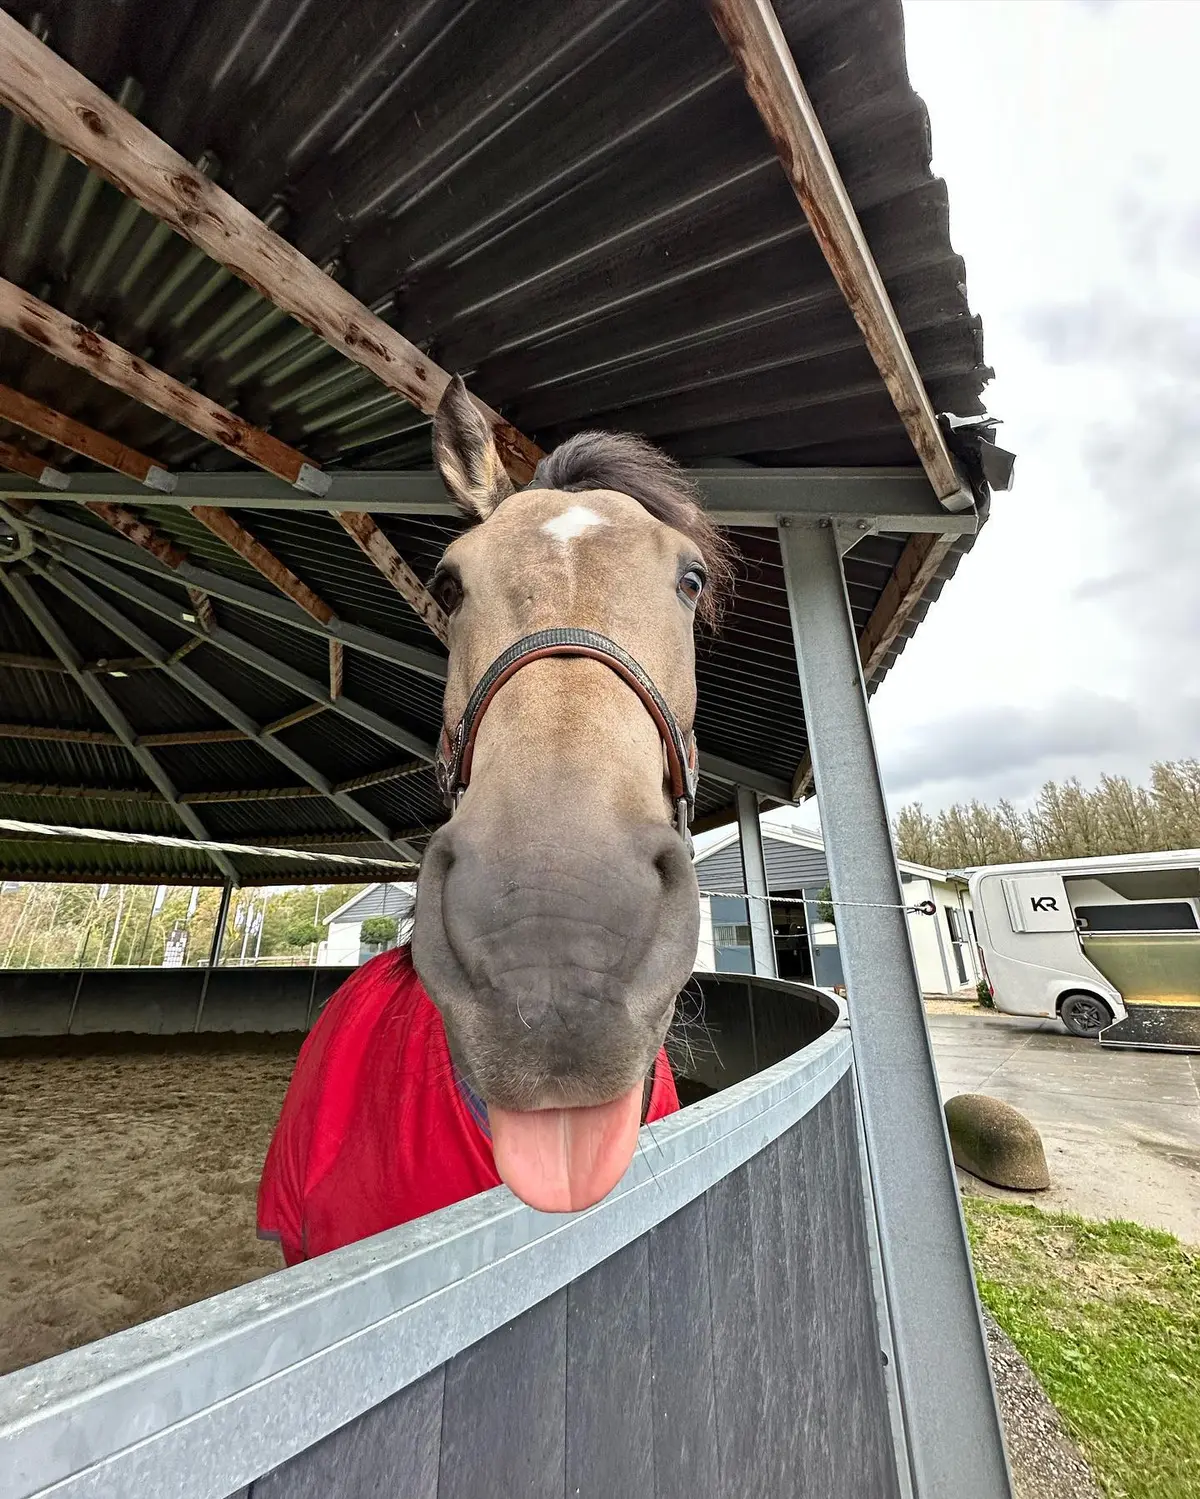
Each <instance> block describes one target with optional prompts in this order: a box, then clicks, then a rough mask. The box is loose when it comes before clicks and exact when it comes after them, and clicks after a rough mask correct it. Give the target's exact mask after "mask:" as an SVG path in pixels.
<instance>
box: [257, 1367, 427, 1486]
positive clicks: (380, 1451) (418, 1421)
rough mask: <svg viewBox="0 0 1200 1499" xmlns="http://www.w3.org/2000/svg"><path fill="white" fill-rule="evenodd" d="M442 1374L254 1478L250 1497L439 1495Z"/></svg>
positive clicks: (393, 1397) (400, 1394)
mask: <svg viewBox="0 0 1200 1499" xmlns="http://www.w3.org/2000/svg"><path fill="white" fill-rule="evenodd" d="M443 1378H444V1371H443V1370H442V1369H435V1370H434V1371H433V1373H432V1374H427V1375H426V1376H425V1378H424V1379H422V1380H420V1381H418V1383H416V1384H415V1385H410V1386H409V1388H408V1389H406V1390H400V1391H399V1392H398V1393H397V1394H395V1395H392V1396H391V1397H390V1398H389V1399H387V1400H385V1401H383V1402H382V1404H380V1405H377V1406H375V1408H374V1409H373V1410H369V1411H367V1412H366V1413H365V1414H363V1415H361V1416H359V1418H358V1419H357V1420H356V1421H351V1422H350V1424H349V1425H348V1426H343V1427H342V1429H341V1430H340V1431H335V1432H334V1433H333V1434H332V1435H331V1436H327V1437H326V1438H325V1439H324V1441H321V1442H318V1443H317V1444H316V1446H314V1447H310V1448H309V1449H308V1451H307V1452H302V1453H300V1455H299V1456H298V1457H294V1458H292V1460H291V1461H290V1462H287V1463H284V1465H283V1466H282V1467H281V1468H276V1469H275V1471H274V1472H273V1473H268V1474H267V1475H266V1476H265V1477H263V1478H259V1479H257V1480H256V1481H255V1482H254V1483H253V1484H252V1485H251V1488H250V1490H249V1491H248V1499H375V1496H376V1495H378V1496H379V1499H385V1496H386V1499H437V1493H438V1443H439V1438H440V1432H441V1423H442V1385H443Z"/></svg>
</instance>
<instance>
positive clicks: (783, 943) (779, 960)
mask: <svg viewBox="0 0 1200 1499" xmlns="http://www.w3.org/2000/svg"><path fill="white" fill-rule="evenodd" d="M771 927H772V930H773V931H774V933H775V961H776V965H777V967H778V969H779V977H780V978H781V979H791V981H792V982H793V983H796V984H811V983H812V982H813V966H812V952H811V948H810V947H809V942H808V922H807V920H806V919H805V912H804V896H803V895H802V894H797V895H796V896H795V898H794V899H783V900H781V899H779V898H778V897H776V898H775V900H773V901H772V903H771Z"/></svg>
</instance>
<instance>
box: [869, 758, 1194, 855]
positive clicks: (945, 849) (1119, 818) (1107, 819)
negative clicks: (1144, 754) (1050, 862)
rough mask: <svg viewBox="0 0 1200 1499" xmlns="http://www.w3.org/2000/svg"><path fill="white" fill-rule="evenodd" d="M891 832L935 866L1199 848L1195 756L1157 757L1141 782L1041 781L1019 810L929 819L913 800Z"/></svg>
mask: <svg viewBox="0 0 1200 1499" xmlns="http://www.w3.org/2000/svg"><path fill="white" fill-rule="evenodd" d="M895 833H896V852H897V853H898V854H899V856H900V858H902V859H910V860H911V861H912V862H913V863H914V864H929V865H932V866H933V867H934V868H936V869H962V868H964V867H967V866H970V865H975V864H1014V863H1020V862H1022V861H1023V860H1026V859H1083V858H1087V857H1089V856H1094V855H1105V854H1146V853H1153V852H1155V851H1157V850H1160V849H1174V848H1200V760H1198V759H1185V760H1163V761H1159V762H1157V763H1156V764H1155V765H1154V766H1152V767H1151V773H1150V784H1149V785H1148V786H1138V785H1135V784H1134V783H1133V782H1132V781H1131V780H1130V779H1129V777H1128V776H1107V775H1106V776H1101V777H1100V781H1099V784H1098V785H1096V786H1093V787H1091V788H1090V789H1089V788H1088V787H1085V786H1083V785H1081V784H1080V782H1079V780H1078V779H1077V778H1075V777H1072V778H1071V779H1070V780H1067V781H1062V782H1059V781H1047V782H1046V784H1045V785H1044V786H1043V787H1042V789H1041V791H1040V792H1039V793H1038V797H1037V800H1036V801H1035V802H1034V803H1033V805H1032V806H1031V807H1030V808H1029V809H1028V810H1027V811H1024V812H1022V811H1019V810H1018V809H1017V808H1016V807H1015V806H1014V805H1013V804H1012V802H1010V801H999V802H997V803H996V804H995V805H994V806H993V805H988V804H986V803H984V802H980V801H971V802H956V803H955V804H954V806H952V807H947V808H946V810H945V811H944V812H939V813H938V814H937V816H936V817H935V816H932V815H931V814H930V813H929V812H927V811H926V810H925V808H924V807H922V805H921V804H920V802H912V803H910V804H909V805H908V806H906V807H903V808H902V809H901V811H900V815H899V817H897V819H896V823H895Z"/></svg>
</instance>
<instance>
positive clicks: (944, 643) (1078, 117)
mask: <svg viewBox="0 0 1200 1499" xmlns="http://www.w3.org/2000/svg"><path fill="white" fill-rule="evenodd" d="M904 9H905V14H906V18H907V28H908V58H909V70H910V74H911V77H912V81H913V86H914V87H915V89H916V91H917V92H918V93H919V94H920V95H921V97H922V98H923V99H924V100H925V102H926V104H927V106H928V109H929V114H930V119H931V127H932V133H933V166H934V170H935V172H937V173H938V174H939V175H940V176H942V177H944V178H945V179H946V181H947V184H948V186H949V194H950V229H951V235H952V237H953V241H954V245H955V248H956V249H957V250H958V252H959V254H961V255H962V257H963V258H964V260H965V262H966V267H967V288H968V294H969V296H970V301H971V307H972V309H973V310H974V311H975V312H977V313H979V314H980V315H981V317H982V319H983V327H984V348H985V353H986V357H987V361H988V363H989V364H990V365H991V366H992V367H993V368H994V369H995V370H996V379H995V381H994V382H993V383H992V384H991V385H990V386H989V387H988V390H987V391H986V393H985V397H984V399H985V401H986V403H987V406H988V409H989V411H991V412H992V414H993V415H996V416H998V417H1001V418H1002V419H1003V421H1004V426H1003V427H1002V428H1001V429H1000V432H999V439H1000V441H1001V442H1002V443H1003V445H1004V446H1006V447H1009V448H1011V449H1012V450H1013V451H1015V452H1016V453H1017V455H1018V458H1017V470H1016V485H1015V487H1014V489H1013V490H1012V491H1011V492H1010V493H1009V494H1007V495H1000V496H997V498H996V500H995V503H994V508H993V512H992V519H991V521H990V522H989V524H988V525H987V527H986V528H985V530H984V532H983V534H982V536H981V537H980V539H979V542H978V543H977V545H976V547H975V550H974V551H973V552H972V553H971V555H970V556H969V557H967V558H966V560H965V561H964V562H963V563H962V565H961V566H960V568H959V570H958V573H957V575H956V577H955V579H954V581H953V582H952V583H951V584H950V585H949V587H948V588H947V589H946V591H945V593H944V594H943V595H942V598H941V600H940V601H939V602H938V603H937V604H936V605H935V606H934V608H933V609H932V611H931V612H930V616H929V618H928V620H927V621H926V622H925V624H924V625H923V626H922V628H921V630H920V631H919V632H918V635H917V637H916V640H915V642H913V643H912V644H910V645H909V646H908V647H907V649H906V650H905V653H904V655H903V657H902V659H901V661H900V663H899V664H898V666H897V667H896V668H895V669H894V670H893V671H892V673H891V674H890V675H889V677H888V679H887V680H886V682H885V683H884V684H883V686H882V687H881V688H880V690H879V692H878V694H877V695H876V697H875V699H874V722H875V732H876V736H877V740H878V744H879V749H880V755H881V758H882V760H883V765H884V772H885V778H886V781H887V786H888V792H889V797H890V799H891V802H892V806H893V810H895V809H896V808H898V807H899V806H900V805H901V804H902V803H904V802H907V801H911V800H914V799H920V800H922V801H923V802H924V803H925V804H926V805H927V806H928V807H930V808H937V807H939V806H943V805H945V804H947V803H948V802H951V801H955V800H960V799H966V798H970V797H972V796H978V797H981V798H983V799H995V798H997V797H1000V796H1010V797H1012V798H1014V799H1015V800H1017V801H1018V802H1025V801H1027V800H1029V799H1030V798H1031V797H1032V796H1033V795H1035V794H1036V792H1037V790H1038V788H1039V787H1040V786H1041V784H1042V782H1043V781H1045V780H1046V779H1047V778H1049V777H1055V778H1062V777H1064V776H1068V775H1078V776H1080V777H1081V778H1082V779H1083V781H1084V782H1085V783H1088V782H1094V781H1095V780H1096V779H1097V778H1098V777H1099V775H1100V774H1101V772H1103V771H1106V770H1107V771H1126V772H1128V773H1129V774H1131V775H1133V776H1135V777H1144V776H1145V775H1146V774H1147V772H1148V769H1149V766H1150V763H1151V761H1152V760H1154V759H1157V758H1165V757H1172V756H1179V755H1189V754H1190V755H1195V754H1197V753H1200V163H1198V161H1197V146H1198V143H1200V77H1198V76H1197V59H1200V3H1193V0H1183V3H1174V0H907V3H906V4H905V7H904ZM806 820H808V819H806Z"/></svg>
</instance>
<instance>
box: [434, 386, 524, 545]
mask: <svg viewBox="0 0 1200 1499" xmlns="http://www.w3.org/2000/svg"><path fill="white" fill-rule="evenodd" d="M433 461H434V462H435V463H436V464H437V470H438V473H439V474H441V476H442V483H443V484H445V486H446V488H447V489H448V490H449V491H450V493H451V495H452V496H453V497H454V499H455V501H456V502H457V504H458V505H459V506H460V508H461V509H463V510H465V511H466V513H467V514H468V515H469V516H471V517H473V518H474V519H477V520H487V518H488V516H489V515H491V513H492V511H493V510H495V508H496V506H497V505H498V504H499V503H500V501H501V500H505V499H507V498H508V496H509V495H510V494H512V492H513V482H512V480H511V479H510V478H509V477H508V475H507V474H506V473H505V471H504V464H503V463H501V461H500V453H499V450H498V449H497V447H496V444H495V442H494V441H493V439H492V429H491V427H490V426H489V425H488V423H487V420H486V418H485V417H484V415H483V413H482V412H481V411H480V410H479V408H478V406H476V405H475V402H474V401H472V399H471V397H470V396H469V395H468V394H467V387H466V386H465V385H464V384H463V382H462V377H461V376H459V375H455V376H454V378H453V379H452V380H451V381H450V384H449V385H447V386H446V390H445V393H444V394H443V396H442V399H441V401H440V402H439V404H438V409H437V415H436V416H435V417H434V419H433Z"/></svg>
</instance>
